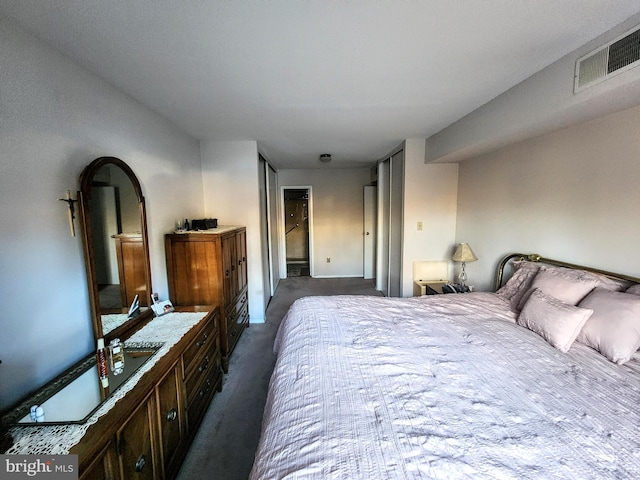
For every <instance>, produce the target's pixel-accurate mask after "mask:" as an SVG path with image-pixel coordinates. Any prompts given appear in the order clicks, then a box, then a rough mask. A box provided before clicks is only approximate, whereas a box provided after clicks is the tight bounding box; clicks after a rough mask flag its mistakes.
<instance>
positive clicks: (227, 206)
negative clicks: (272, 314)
mask: <svg viewBox="0 0 640 480" xmlns="http://www.w3.org/2000/svg"><path fill="white" fill-rule="evenodd" d="M201 151H202V183H203V185H204V213H205V216H206V217H207V218H217V219H218V225H244V226H245V227H247V262H248V263H247V270H248V277H249V284H248V287H247V288H248V292H249V316H250V321H251V322H254V323H262V322H264V311H265V309H264V304H265V301H264V296H265V295H269V292H266V293H265V291H264V282H263V273H264V272H263V268H262V263H263V262H262V247H261V244H260V241H261V238H262V237H261V234H260V228H261V221H260V220H261V219H260V186H259V175H258V168H259V161H258V144H257V143H256V142H254V141H246V142H203V143H202V145H201Z"/></svg>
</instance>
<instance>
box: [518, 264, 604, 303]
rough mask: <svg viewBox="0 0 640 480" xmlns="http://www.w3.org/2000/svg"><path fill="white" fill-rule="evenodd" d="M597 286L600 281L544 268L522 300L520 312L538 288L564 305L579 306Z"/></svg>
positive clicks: (541, 268)
mask: <svg viewBox="0 0 640 480" xmlns="http://www.w3.org/2000/svg"><path fill="white" fill-rule="evenodd" d="M597 285H598V281H597V280H596V279H595V278H579V277H578V278H576V277H575V274H573V273H564V272H563V271H562V270H559V269H550V268H546V267H544V266H542V267H540V270H539V271H538V273H537V274H536V276H535V278H534V279H533V281H532V282H531V286H530V287H529V289H528V290H527V291H526V292H525V294H524V295H523V296H522V298H521V299H520V303H518V310H522V307H523V306H524V304H525V302H526V301H527V299H528V298H529V295H531V292H533V291H534V290H535V289H536V288H538V289H540V290H542V291H543V292H544V293H546V294H547V295H549V296H551V297H554V298H557V299H558V300H560V301H562V302H564V303H568V304H569V305H577V304H578V303H579V302H580V300H582V299H583V298H584V297H586V296H587V294H588V293H589V292H590V291H591V290H593V289H594V288H595V287H596V286H597Z"/></svg>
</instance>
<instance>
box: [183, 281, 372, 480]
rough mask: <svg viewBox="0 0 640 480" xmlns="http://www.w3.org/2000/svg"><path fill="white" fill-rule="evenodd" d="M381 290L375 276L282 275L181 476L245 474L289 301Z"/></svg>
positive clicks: (213, 478) (224, 478)
mask: <svg viewBox="0 0 640 480" xmlns="http://www.w3.org/2000/svg"><path fill="white" fill-rule="evenodd" d="M340 294H345V295H346V294H350V295H377V296H382V293H381V292H379V291H377V290H376V289H375V283H374V281H373V280H364V279H362V278H335V279H333V278H320V279H318V278H311V277H293V278H287V279H283V280H280V283H279V284H278V288H277V289H276V293H275V295H274V296H273V297H272V298H271V301H270V302H269V306H268V307H267V311H266V313H265V320H266V321H265V323H255V324H251V326H250V327H249V328H248V329H246V330H245V331H244V333H243V334H242V336H241V337H240V340H238V344H237V345H236V349H235V350H234V352H233V354H232V355H231V359H230V362H229V373H228V374H227V375H225V377H224V380H223V387H222V392H219V393H217V394H216V395H215V396H214V398H213V400H212V401H211V404H210V406H209V410H208V411H207V413H206V415H205V417H204V420H203V421H202V424H201V425H200V429H199V430H198V433H197V434H196V436H195V438H194V441H193V443H192V444H191V448H190V449H189V453H188V454H187V458H186V459H185V461H184V463H183V465H182V468H181V470H180V472H179V474H178V477H177V480H246V479H247V478H248V477H249V473H250V472H251V467H252V466H253V457H254V455H255V451H256V448H257V447H258V441H259V439H260V431H261V427H262V413H263V411H264V406H265V402H266V399H267V390H268V388H269V380H270V378H271V372H272V371H273V367H274V365H275V360H276V357H275V354H274V353H273V340H274V338H275V335H276V332H277V330H278V326H279V325H280V322H281V321H282V318H283V317H284V315H285V313H286V312H287V310H288V309H289V307H290V306H291V304H292V303H293V302H294V301H295V300H296V299H298V298H301V297H304V296H308V295H340Z"/></svg>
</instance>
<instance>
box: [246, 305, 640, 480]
mask: <svg viewBox="0 0 640 480" xmlns="http://www.w3.org/2000/svg"><path fill="white" fill-rule="evenodd" d="M515 316H516V314H515V313H514V312H511V311H510V310H509V307H508V305H507V303H506V302H504V301H503V300H502V299H500V297H498V296H496V295H494V294H489V293H473V294H464V295H437V296H429V297H420V298H410V299H393V298H380V297H359V296H335V297H307V298H304V299H301V300H299V301H297V302H296V303H295V304H294V305H293V306H292V308H291V310H290V311H289V313H288V314H287V316H286V317H285V319H284V320H283V323H282V325H281V327H280V331H279V332H278V337H277V340H276V349H277V351H278V360H277V363H276V367H275V370H274V374H273V377H272V379H271V385H270V391H269V396H268V399H267V407H266V409H265V414H264V420H263V432H262V436H261V439H260V444H259V447H258V452H257V454H256V461H255V463H254V466H253V470H252V473H251V478H252V479H281V478H288V479H289V478H314V479H347V480H351V479H396V478H401V479H402V478H437V479H460V478H469V479H484V478H491V479H503V478H509V479H527V478H532V479H546V478H561V479H581V480H584V479H604V478H611V479H622V478H630V479H631V478H634V479H637V478H640V407H638V404H639V402H640V374H639V373H638V372H639V371H640V369H638V363H637V361H636V360H634V361H632V362H630V365H629V366H618V365H615V364H612V363H610V362H609V361H607V360H606V359H605V358H604V357H602V356H601V355H599V354H598V353H596V352H595V351H593V350H591V349H589V348H587V347H584V346H583V345H580V344H574V346H573V347H572V348H571V350H570V352H569V353H568V354H563V353H561V352H559V351H558V350H556V349H554V348H553V347H552V346H551V345H549V344H547V343H546V342H545V341H544V340H543V339H542V338H541V337H539V336H538V335H536V334H535V333H533V332H530V331H528V330H526V329H524V328H523V327H520V326H518V325H517V324H515V323H514V320H515Z"/></svg>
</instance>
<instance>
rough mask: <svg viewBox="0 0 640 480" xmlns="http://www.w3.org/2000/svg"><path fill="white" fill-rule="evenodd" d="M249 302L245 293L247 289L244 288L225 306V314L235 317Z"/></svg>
mask: <svg viewBox="0 0 640 480" xmlns="http://www.w3.org/2000/svg"><path fill="white" fill-rule="evenodd" d="M248 303H249V296H248V295H247V289H246V288H245V289H244V290H243V291H242V292H241V293H240V294H239V295H238V296H237V297H236V298H234V300H233V301H232V302H230V303H229V305H227V306H226V308H225V316H226V317H227V318H229V317H236V316H237V315H238V314H239V313H240V312H241V311H242V309H243V308H244V307H245V306H246V305H247V304H248Z"/></svg>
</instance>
